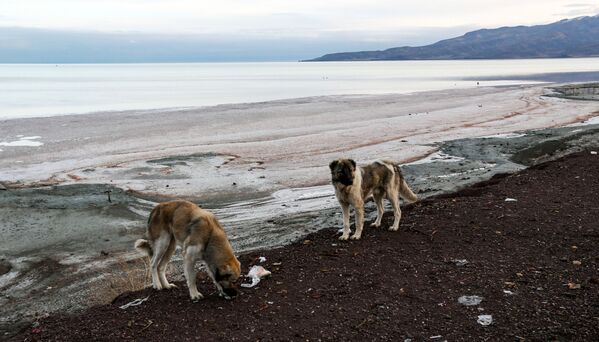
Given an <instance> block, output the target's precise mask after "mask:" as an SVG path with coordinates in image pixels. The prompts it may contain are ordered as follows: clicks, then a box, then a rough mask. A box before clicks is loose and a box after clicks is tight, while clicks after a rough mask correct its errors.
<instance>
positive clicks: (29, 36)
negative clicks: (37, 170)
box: [0, 0, 599, 62]
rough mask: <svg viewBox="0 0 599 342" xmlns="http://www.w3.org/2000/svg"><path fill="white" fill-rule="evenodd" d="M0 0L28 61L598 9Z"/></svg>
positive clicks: (431, 38)
mask: <svg viewBox="0 0 599 342" xmlns="http://www.w3.org/2000/svg"><path fill="white" fill-rule="evenodd" d="M0 2H1V4H2V5H1V6H0V53H2V54H0V62H7V61H13V62H14V60H15V59H16V60H19V59H21V60H22V61H24V62H27V61H34V60H37V59H40V58H41V57H40V56H39V54H40V53H42V52H46V53H47V54H46V57H45V58H46V59H48V61H49V62H53V61H54V60H55V59H56V60H61V59H62V60H65V61H67V62H68V61H70V60H77V59H86V58H87V59H89V58H92V57H93V56H91V55H92V54H93V53H96V57H95V58H96V59H104V60H106V61H109V60H110V59H111V58H113V57H114V58H116V59H115V60H118V59H119V58H121V59H123V58H125V59H127V58H131V60H135V59H139V58H142V57H140V56H141V55H143V53H142V52H143V51H141V50H145V54H146V55H148V56H149V55H151V54H154V55H156V54H158V55H160V54H161V53H162V57H160V56H158V57H155V58H154V59H156V60H158V61H160V58H163V59H165V60H169V59H172V58H173V56H174V55H177V56H179V58H180V59H181V61H185V59H186V58H188V59H190V60H196V59H198V58H200V59H201V58H204V59H205V60H226V61H228V60H269V59H270V60H297V59H304V58H311V57H317V56H319V55H322V54H324V53H330V52H340V51H355V50H372V49H385V48H390V47H396V46H405V45H411V46H417V45H426V44H431V43H434V42H436V41H438V40H441V39H446V38H451V37H455V36H459V35H461V34H464V33H466V32H468V31H472V30H475V29H479V28H495V27H500V26H515V25H536V24H547V23H550V22H554V21H557V20H560V19H564V18H573V17H576V16H584V15H596V14H599V3H598V2H597V1H593V2H592V1H587V0H578V1H576V0H575V1H564V0H395V1H393V0H345V1H340V0H293V1H288V0H218V1H204V0H0ZM165 48H168V49H170V50H175V51H164V49H165ZM132 49H133V50H138V51H137V52H136V53H133V54H132V53H131V51H130V50H132ZM113 50H114V51H113ZM192 50H193V51H192ZM185 51H187V53H186V52H185ZM98 53H99V56H98ZM111 54H112V55H113V56H112V57H111V56H110V55H111ZM116 54H120V56H121V57H119V56H117V55H116ZM84 55H85V56H87V57H85V56H84ZM127 56H129V57H127ZM92 59H93V58H92ZM142 59H143V58H142Z"/></svg>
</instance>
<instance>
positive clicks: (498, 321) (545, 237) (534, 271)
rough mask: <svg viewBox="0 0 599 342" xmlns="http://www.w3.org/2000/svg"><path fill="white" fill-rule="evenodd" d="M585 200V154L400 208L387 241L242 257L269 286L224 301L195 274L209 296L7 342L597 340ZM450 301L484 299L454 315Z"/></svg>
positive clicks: (594, 161)
mask: <svg viewBox="0 0 599 342" xmlns="http://www.w3.org/2000/svg"><path fill="white" fill-rule="evenodd" d="M595 150H597V149H595ZM598 194H599V155H592V154H591V153H589V151H585V152H581V153H578V154H574V155H570V156H567V157H565V158H562V159H560V160H557V161H554V162H549V163H545V164H541V165H538V166H535V167H532V168H530V169H527V170H525V171H523V172H520V173H517V174H513V175H503V176H496V177H495V178H493V179H492V180H490V181H487V182H484V183H481V184H478V185H475V186H473V187H470V188H468V189H465V190H463V191H461V192H459V193H456V194H452V195H446V196H443V197H438V198H435V199H432V200H426V201H422V202H419V203H416V204H414V205H410V206H407V207H405V208H404V210H403V220H402V223H401V230H400V231H399V232H389V231H387V230H385V229H378V230H377V229H372V228H366V229H365V234H364V235H363V239H362V240H361V241H351V242H341V241H337V239H336V236H337V233H336V231H337V228H338V227H330V228H329V229H325V230H322V231H320V232H318V233H315V234H312V235H310V236H308V237H307V238H306V239H305V240H303V241H298V242H297V243H295V244H292V245H290V246H286V247H283V248H279V249H274V250H266V251H260V252H254V253H251V254H249V255H244V256H242V257H241V261H242V264H243V270H244V271H247V269H248V268H249V267H250V266H251V265H253V264H255V263H257V258H258V257H259V256H265V257H266V258H267V261H266V262H265V263H264V264H263V265H264V266H265V267H266V268H267V269H269V270H271V271H272V273H273V275H272V277H271V278H270V279H266V280H263V281H262V282H261V283H260V284H259V285H258V286H257V287H255V288H252V289H243V290H242V293H241V295H240V296H239V297H238V298H236V299H235V300H232V301H225V300H223V299H220V298H218V297H217V296H216V295H215V294H214V293H213V292H214V287H213V286H212V285H211V284H210V282H209V281H208V280H207V279H206V277H205V276H203V277H202V279H201V281H200V286H199V288H200V291H202V292H203V293H204V294H205V295H206V294H209V293H211V292H212V294H211V295H209V296H207V298H206V299H204V300H202V301H200V302H199V303H192V302H191V301H190V300H189V298H188V293H187V288H186V287H185V285H184V284H179V288H178V289H175V290H171V291H162V292H157V291H153V290H152V289H145V290H143V291H140V292H136V293H125V294H123V295H121V296H120V297H119V298H117V299H116V300H115V301H114V303H113V304H111V305H105V306H100V307H94V308H91V309H89V310H87V311H84V312H83V313H80V314H78V315H76V316H69V315H58V316H52V317H49V318H46V319H43V320H41V321H39V322H38V324H39V325H36V327H35V328H28V329H27V330H26V331H23V332H22V333H21V334H20V335H17V336H14V337H13V339H14V340H29V341H30V340H64V341H80V340H139V341H164V340H175V341H187V340H203V341H210V340H223V341H235V340H242V341H246V340H252V341H271V340H277V341H282V340H285V341H286V340H298V341H299V340H302V341H305V340H310V341H315V340H334V341H346V340H355V341H367V340H368V341H372V340H386V341H404V340H406V339H412V341H443V340H448V341H456V340H461V341H514V340H538V341H549V340H560V341H561V340H568V341H570V340H576V341H598V340H599V197H598ZM506 198H514V199H517V201H512V202H506V201H505V199H506ZM386 214H387V215H386V216H385V220H384V227H387V226H388V225H389V223H390V221H391V219H392V215H391V213H390V212H389V211H388V212H387V213H386ZM339 224H341V222H340V223H339ZM457 259H466V260H467V261H468V263H466V264H465V265H463V266H458V265H457V264H456V261H455V260H457ZM279 263H280V264H279ZM505 291H510V293H511V294H509V293H505ZM462 295H478V296H482V297H483V298H484V299H483V301H482V303H480V305H478V306H468V307H467V306H464V305H462V304H459V303H458V297H460V296H462ZM146 296H149V299H148V300H147V301H146V302H145V303H143V304H142V305H140V306H137V307H131V308H128V309H126V310H122V309H120V308H119V305H122V304H124V303H127V302H130V301H132V300H134V299H137V298H144V297H146ZM482 314H488V315H492V317H493V323H492V324H491V325H489V326H482V325H480V324H478V323H477V317H478V315H482Z"/></svg>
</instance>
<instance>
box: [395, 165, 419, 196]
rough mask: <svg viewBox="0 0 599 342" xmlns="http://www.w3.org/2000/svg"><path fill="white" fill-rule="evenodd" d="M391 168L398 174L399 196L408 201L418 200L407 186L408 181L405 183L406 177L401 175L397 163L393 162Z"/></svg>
mask: <svg viewBox="0 0 599 342" xmlns="http://www.w3.org/2000/svg"><path fill="white" fill-rule="evenodd" d="M393 168H394V169H395V174H396V175H397V176H399V196H401V198H403V199H405V200H406V201H408V202H410V203H414V202H416V201H418V196H416V194H415V193H414V192H413V191H412V189H410V187H409V186H408V183H406V179H405V178H404V177H403V174H402V173H401V168H400V167H399V165H398V164H396V163H393Z"/></svg>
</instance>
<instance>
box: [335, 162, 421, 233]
mask: <svg viewBox="0 0 599 342" xmlns="http://www.w3.org/2000/svg"><path fill="white" fill-rule="evenodd" d="M329 168H330V169H331V177H332V180H333V186H334V187H335V195H336V196H337V200H338V201H339V204H340V205H341V210H342V211H343V234H342V235H341V237H339V239H340V240H347V239H348V238H349V233H350V231H349V206H350V204H351V205H352V206H353V207H354V209H355V212H356V231H355V233H354V235H352V237H351V238H352V239H354V240H358V239H360V237H361V236H362V228H363V226H364V201H365V200H366V198H368V197H369V196H371V195H372V196H373V197H374V202H375V203H376V209H377V217H376V221H374V222H373V223H372V224H371V226H372V227H379V226H380V225H381V220H382V218H383V213H384V210H385V207H384V206H383V199H384V198H385V197H387V199H388V200H389V201H390V202H391V205H392V206H393V214H394V216H395V220H394V221H393V225H392V226H391V227H389V230H398V229H399V221H400V220H401V209H400V208H399V196H400V195H401V197H402V198H404V199H406V200H407V201H410V202H415V201H417V200H418V197H417V196H416V195H415V194H414V193H413V192H412V190H411V189H410V187H409V186H408V184H407V183H406V181H405V179H404V178H403V175H402V174H401V169H400V168H399V165H398V164H397V163H395V162H393V161H390V160H379V161H375V162H374V163H372V164H369V165H366V166H361V167H358V166H357V165H356V162H355V161H353V160H352V159H338V160H334V161H333V162H331V163H330V164H329Z"/></svg>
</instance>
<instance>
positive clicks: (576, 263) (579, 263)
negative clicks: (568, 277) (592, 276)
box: [572, 260, 582, 266]
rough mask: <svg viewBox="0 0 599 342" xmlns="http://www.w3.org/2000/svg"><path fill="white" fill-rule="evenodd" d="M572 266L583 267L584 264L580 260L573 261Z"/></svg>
mask: <svg viewBox="0 0 599 342" xmlns="http://www.w3.org/2000/svg"><path fill="white" fill-rule="evenodd" d="M572 264H573V265H576V266H580V265H582V262H581V261H580V260H574V261H572Z"/></svg>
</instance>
